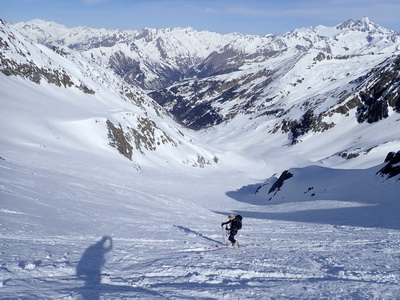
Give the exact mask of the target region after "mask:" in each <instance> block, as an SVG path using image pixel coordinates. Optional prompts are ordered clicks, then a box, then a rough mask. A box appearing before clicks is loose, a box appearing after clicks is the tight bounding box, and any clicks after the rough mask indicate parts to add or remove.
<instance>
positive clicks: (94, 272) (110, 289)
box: [74, 236, 160, 300]
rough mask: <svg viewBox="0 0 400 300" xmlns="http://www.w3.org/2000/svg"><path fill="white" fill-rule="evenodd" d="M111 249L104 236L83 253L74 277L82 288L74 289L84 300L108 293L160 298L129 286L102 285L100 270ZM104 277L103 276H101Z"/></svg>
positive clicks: (108, 241) (97, 297) (94, 299)
mask: <svg viewBox="0 0 400 300" xmlns="http://www.w3.org/2000/svg"><path fill="white" fill-rule="evenodd" d="M112 247H113V241H112V239H111V237H108V236H105V237H103V238H102V239H101V240H100V241H98V242H97V243H95V244H94V245H92V246H90V247H89V248H87V249H86V250H85V252H84V253H83V255H82V257H81V259H80V261H79V263H78V265H77V267H76V275H77V277H78V279H79V280H83V281H84V286H83V287H79V288H76V289H74V291H75V292H77V293H79V294H80V295H81V297H82V298H83V299H84V300H89V299H91V300H98V299H100V296H101V295H102V294H110V293H133V294H134V295H135V296H137V295H138V294H141V295H148V296H149V297H156V296H160V295H159V294H158V293H156V292H153V291H150V290H147V289H143V288H138V287H132V286H129V285H126V286H123V285H111V284H104V283H103V284H102V283H101V276H102V268H103V267H104V264H105V263H106V259H105V255H106V253H108V252H110V251H111V250H112ZM103 275H104V274H103Z"/></svg>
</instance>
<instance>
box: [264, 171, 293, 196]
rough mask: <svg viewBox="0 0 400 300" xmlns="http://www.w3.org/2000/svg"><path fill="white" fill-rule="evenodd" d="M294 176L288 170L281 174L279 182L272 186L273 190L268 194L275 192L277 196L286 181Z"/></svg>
mask: <svg viewBox="0 0 400 300" xmlns="http://www.w3.org/2000/svg"><path fill="white" fill-rule="evenodd" d="M292 177H293V174H292V173H290V172H289V171H288V170H286V171H283V173H282V174H281V176H279V178H278V180H277V181H275V183H274V184H273V185H272V186H271V188H270V189H269V191H268V194H270V193H272V192H274V191H275V194H276V193H277V192H278V191H279V190H280V188H281V187H282V185H283V183H284V182H285V180H287V179H289V178H292Z"/></svg>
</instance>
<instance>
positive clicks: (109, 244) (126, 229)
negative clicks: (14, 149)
mask: <svg viewBox="0 0 400 300" xmlns="http://www.w3.org/2000/svg"><path fill="white" fill-rule="evenodd" d="M71 165H72V166H73V163H71ZM93 165H95V164H93ZM114 167H115V166H114ZM118 167H120V168H110V169H107V170H106V169H102V168H100V167H98V168H96V167H93V166H92V167H91V168H89V166H84V165H81V166H76V167H71V166H70V168H67V169H62V168H57V166H54V165H47V166H46V165H45V164H40V163H37V165H34V164H31V165H30V166H29V167H28V166H26V165H25V163H15V162H10V161H8V160H2V161H1V166H0V176H1V177H0V179H1V186H0V187H1V189H0V192H1V194H0V197H1V207H0V215H1V227H0V228H1V231H0V251H1V267H0V299H396V298H400V290H399V284H400V221H398V220H392V222H389V224H392V226H386V225H385V226H383V225H382V226H380V225H379V224H388V223H387V222H382V223H379V220H378V221H377V220H375V221H374V222H372V223H373V224H374V225H373V226H353V225H349V224H352V223H351V222H350V221H351V220H348V219H345V218H348V214H344V216H345V217H342V216H341V214H340V213H339V212H340V211H341V210H343V209H347V208H349V209H350V208H351V207H354V206H363V205H364V204H362V203H352V204H351V205H350V204H349V203H343V202H339V201H333V200H324V199H316V200H312V201H307V202H301V203H300V202H297V203H296V202H292V203H290V202H285V203H278V202H275V203H273V201H270V202H268V201H266V200H265V201H264V199H256V198H255V199H254V200H251V201H249V202H250V203H245V202H238V201H236V200H234V199H232V198H230V197H228V196H227V194H229V191H235V190H237V189H239V188H241V187H242V186H243V185H245V184H248V183H249V182H248V181H249V179H248V178H247V176H245V174H241V173H221V172H211V171H207V170H202V171H199V172H193V173H189V174H186V175H182V174H175V173H167V172H154V171H152V172H150V173H146V172H143V173H141V174H140V173H138V172H137V171H136V170H134V169H133V168H132V169H130V170H128V169H124V168H125V167H123V166H122V164H121V166H118ZM77 170H86V171H85V173H79V172H78V171H77ZM256 182H257V180H256V179H253V182H252V183H253V184H254V183H256ZM250 183H251V182H250ZM242 196H243V195H242ZM248 197H249V199H253V198H251V197H255V196H254V195H252V193H251V192H250V191H249V194H248ZM252 201H253V203H251V202H252ZM365 205H367V204H365ZM368 205H370V204H368ZM322 206H323V207H325V208H329V209H327V210H321V209H316V208H321V207H322ZM231 212H233V213H240V214H242V215H243V217H244V220H243V221H244V226H243V229H242V230H241V232H240V234H239V235H238V240H239V243H240V244H241V247H239V248H234V249H232V248H216V247H215V246H214V245H216V244H222V243H223V234H222V233H223V230H222V229H221V226H220V224H221V222H222V221H226V220H227V215H228V214H229V213H231ZM326 212H330V216H329V218H331V219H332V215H333V216H334V219H335V222H330V221H329V218H328V219H327V221H326V222H324V221H320V222H315V221H312V222H311V221H308V220H323V219H324V218H323V216H322V215H321V214H322V213H326ZM286 216H290V217H286ZM389 216H390V215H389ZM354 218H359V219H362V218H363V216H362V215H359V216H354ZM365 223H366V224H368V220H366V222H365Z"/></svg>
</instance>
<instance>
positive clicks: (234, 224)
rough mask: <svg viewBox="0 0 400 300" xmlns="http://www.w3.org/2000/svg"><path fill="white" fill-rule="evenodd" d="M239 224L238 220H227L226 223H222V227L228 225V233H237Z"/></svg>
mask: <svg viewBox="0 0 400 300" xmlns="http://www.w3.org/2000/svg"><path fill="white" fill-rule="evenodd" d="M239 222H240V221H239V220H238V219H236V218H234V219H233V220H229V221H227V222H224V223H222V226H223V225H227V224H230V228H229V230H230V231H234V230H235V231H237V230H239Z"/></svg>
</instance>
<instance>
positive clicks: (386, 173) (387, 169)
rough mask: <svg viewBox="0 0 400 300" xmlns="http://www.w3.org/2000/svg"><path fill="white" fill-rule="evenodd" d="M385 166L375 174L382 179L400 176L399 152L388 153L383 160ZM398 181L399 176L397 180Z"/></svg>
mask: <svg viewBox="0 0 400 300" xmlns="http://www.w3.org/2000/svg"><path fill="white" fill-rule="evenodd" d="M385 163H386V165H385V166H384V167H383V168H382V169H380V170H379V171H378V172H377V173H376V174H379V175H381V176H382V177H386V178H388V179H389V178H392V177H396V176H399V175H400V151H397V152H390V153H389V154H388V155H387V156H386V159H385ZM398 180H400V176H399V178H398Z"/></svg>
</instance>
